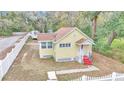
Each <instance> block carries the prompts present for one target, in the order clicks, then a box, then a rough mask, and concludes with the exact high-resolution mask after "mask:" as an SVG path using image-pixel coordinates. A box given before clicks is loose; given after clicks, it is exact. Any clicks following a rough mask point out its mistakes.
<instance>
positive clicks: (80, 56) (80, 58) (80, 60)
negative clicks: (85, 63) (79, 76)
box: [78, 45, 83, 63]
mask: <svg viewBox="0 0 124 93" xmlns="http://www.w3.org/2000/svg"><path fill="white" fill-rule="evenodd" d="M82 57H83V45H81V46H80V47H79V61H78V62H79V63H82Z"/></svg>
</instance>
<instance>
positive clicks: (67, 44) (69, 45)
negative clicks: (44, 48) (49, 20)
mask: <svg viewBox="0 0 124 93" xmlns="http://www.w3.org/2000/svg"><path fill="white" fill-rule="evenodd" d="M59 47H71V44H70V43H64V44H60V45H59Z"/></svg>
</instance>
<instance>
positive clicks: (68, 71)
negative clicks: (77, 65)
mask: <svg viewBox="0 0 124 93" xmlns="http://www.w3.org/2000/svg"><path fill="white" fill-rule="evenodd" d="M97 70H99V69H98V68H96V67H95V66H89V67H88V68H84V69H70V70H60V71H56V74H58V75H61V74H70V73H78V72H90V71H97Z"/></svg>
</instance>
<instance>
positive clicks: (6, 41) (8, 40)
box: [0, 36, 21, 52]
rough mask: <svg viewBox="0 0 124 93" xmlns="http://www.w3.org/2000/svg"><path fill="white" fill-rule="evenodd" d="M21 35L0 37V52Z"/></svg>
mask: <svg viewBox="0 0 124 93" xmlns="http://www.w3.org/2000/svg"><path fill="white" fill-rule="evenodd" d="M20 37H21V36H13V37H8V38H4V39H0V52H1V51H2V50H4V49H5V48H7V47H9V46H11V45H13V44H14V43H15V42H16V41H17V40H18V39H19V38H20Z"/></svg>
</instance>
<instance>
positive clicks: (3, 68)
mask: <svg viewBox="0 0 124 93" xmlns="http://www.w3.org/2000/svg"><path fill="white" fill-rule="evenodd" d="M28 37H29V34H27V35H26V36H24V38H22V39H21V40H20V42H18V43H15V47H14V48H13V49H12V50H11V52H9V53H7V56H6V57H5V58H4V59H3V60H0V80H2V78H3V77H4V75H5V74H6V73H7V71H8V70H9V68H10V67H11V65H12V63H13V62H14V60H15V59H16V57H17V55H18V54H19V52H20V51H21V49H22V48H23V46H24V44H25V42H26V41H27V39H28Z"/></svg>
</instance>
